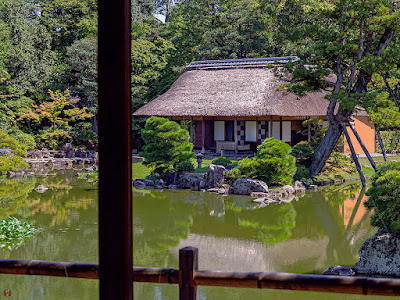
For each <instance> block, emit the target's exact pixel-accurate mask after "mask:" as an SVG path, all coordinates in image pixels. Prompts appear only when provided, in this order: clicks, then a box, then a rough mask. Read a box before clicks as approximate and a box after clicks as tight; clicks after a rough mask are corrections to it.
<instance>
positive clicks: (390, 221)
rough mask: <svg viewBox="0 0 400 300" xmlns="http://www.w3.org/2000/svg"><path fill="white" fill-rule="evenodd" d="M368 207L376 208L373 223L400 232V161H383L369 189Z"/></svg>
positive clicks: (372, 218) (393, 231) (396, 232)
mask: <svg viewBox="0 0 400 300" xmlns="http://www.w3.org/2000/svg"><path fill="white" fill-rule="evenodd" d="M367 195H368V196H369V199H368V200H367V202H365V206H366V207H368V208H374V214H373V215H372V217H371V224H372V225H373V226H377V227H379V228H382V229H384V230H387V231H389V232H392V233H395V234H400V162H389V163H387V162H386V163H383V164H382V165H380V166H379V167H378V172H377V173H376V174H375V175H374V176H373V178H372V186H371V188H370V189H369V190H368V191H367Z"/></svg>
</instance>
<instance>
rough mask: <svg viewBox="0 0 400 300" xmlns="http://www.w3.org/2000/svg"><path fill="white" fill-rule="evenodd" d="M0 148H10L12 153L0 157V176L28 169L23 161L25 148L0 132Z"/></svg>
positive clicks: (25, 153)
mask: <svg viewBox="0 0 400 300" xmlns="http://www.w3.org/2000/svg"><path fill="white" fill-rule="evenodd" d="M0 148H10V149H11V150H12V151H13V152H12V153H8V154H4V155H0V174H4V173H5V172H7V171H15V170H18V169H24V168H28V167H29V164H28V163H26V162H25V161H24V159H23V157H26V155H27V152H26V146H25V145H23V144H21V143H19V142H18V141H17V140H15V139H13V138H12V137H10V136H9V135H8V134H7V133H5V132H0Z"/></svg>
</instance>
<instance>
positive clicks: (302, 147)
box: [291, 141, 314, 167]
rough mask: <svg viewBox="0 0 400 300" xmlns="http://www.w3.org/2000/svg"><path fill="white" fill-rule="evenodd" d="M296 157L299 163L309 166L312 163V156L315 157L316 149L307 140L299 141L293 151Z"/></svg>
mask: <svg viewBox="0 0 400 300" xmlns="http://www.w3.org/2000/svg"><path fill="white" fill-rule="evenodd" d="M291 154H292V155H293V156H294V157H295V158H296V162H297V164H300V165H303V166H306V167H308V166H309V165H310V163H311V160H312V158H313V157H314V151H313V149H312V148H311V146H310V144H309V143H308V142H306V141H302V142H300V143H297V144H296V145H295V146H294V147H293V148H292V153H291Z"/></svg>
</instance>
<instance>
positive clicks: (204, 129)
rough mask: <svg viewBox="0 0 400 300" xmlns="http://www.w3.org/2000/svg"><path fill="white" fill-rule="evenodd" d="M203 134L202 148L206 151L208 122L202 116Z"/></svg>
mask: <svg viewBox="0 0 400 300" xmlns="http://www.w3.org/2000/svg"><path fill="white" fill-rule="evenodd" d="M201 135H202V138H201V147H202V149H201V150H202V151H204V150H205V149H206V122H205V121H204V117H203V118H201Z"/></svg>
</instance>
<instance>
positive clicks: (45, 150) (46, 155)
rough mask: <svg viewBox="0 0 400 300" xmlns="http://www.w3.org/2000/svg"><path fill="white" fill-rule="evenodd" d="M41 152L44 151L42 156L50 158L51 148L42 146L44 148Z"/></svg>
mask: <svg viewBox="0 0 400 300" xmlns="http://www.w3.org/2000/svg"><path fill="white" fill-rule="evenodd" d="M40 151H41V152H42V156H43V157H44V158H50V156H51V155H50V151H49V149H47V148H42V150H40Z"/></svg>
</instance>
